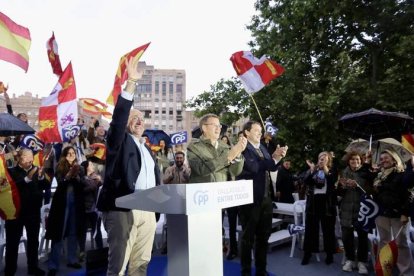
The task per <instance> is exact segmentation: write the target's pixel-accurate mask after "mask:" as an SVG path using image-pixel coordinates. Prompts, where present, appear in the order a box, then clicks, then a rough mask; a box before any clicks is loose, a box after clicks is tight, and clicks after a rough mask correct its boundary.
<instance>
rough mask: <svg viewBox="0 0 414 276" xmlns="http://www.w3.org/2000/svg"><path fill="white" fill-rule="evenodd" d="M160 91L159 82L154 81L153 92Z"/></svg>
mask: <svg viewBox="0 0 414 276" xmlns="http://www.w3.org/2000/svg"><path fill="white" fill-rule="evenodd" d="M159 92H160V82H159V81H156V82H155V93H159Z"/></svg>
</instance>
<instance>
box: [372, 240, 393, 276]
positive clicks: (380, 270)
mask: <svg viewBox="0 0 414 276" xmlns="http://www.w3.org/2000/svg"><path fill="white" fill-rule="evenodd" d="M397 259H398V247H397V242H396V241H395V239H394V240H392V241H390V242H389V243H387V244H386V245H385V246H384V247H383V248H381V250H380V252H379V255H378V258H377V261H376V262H375V275H377V276H392V268H393V267H394V266H395V264H396V263H397Z"/></svg>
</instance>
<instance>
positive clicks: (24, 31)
mask: <svg viewBox="0 0 414 276" xmlns="http://www.w3.org/2000/svg"><path fill="white" fill-rule="evenodd" d="M0 21H3V23H4V24H5V25H6V26H7V28H8V29H9V30H10V31H11V32H12V33H14V34H16V35H18V36H21V37H24V38H26V39H28V40H31V39H30V31H29V29H28V28H26V27H23V26H20V25H18V24H16V23H15V22H14V21H13V20H11V19H10V18H9V17H8V16H7V15H5V14H4V13H2V12H0Z"/></svg>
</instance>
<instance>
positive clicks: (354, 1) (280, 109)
mask: <svg viewBox="0 0 414 276" xmlns="http://www.w3.org/2000/svg"><path fill="white" fill-rule="evenodd" d="M255 8H256V10H257V15H254V16H253V17H252V21H251V23H250V24H249V25H248V26H247V28H248V29H249V30H250V31H251V33H252V37H253V40H252V41H251V42H250V43H249V45H250V46H251V48H252V52H253V53H254V55H255V56H257V57H260V56H262V55H268V56H269V57H270V58H271V59H273V60H275V61H277V62H278V63H280V64H282V65H283V66H284V67H285V69H286V71H285V73H284V74H283V75H282V76H281V77H279V78H278V79H276V80H274V81H273V82H272V83H271V84H270V85H268V86H267V87H265V88H264V89H262V90H261V91H259V92H258V93H256V94H255V95H254V97H255V99H256V102H257V105H258V108H259V110H260V111H261V113H262V115H263V117H268V116H271V117H272V118H273V121H274V124H275V125H276V126H277V127H278V128H279V133H278V142H279V143H281V144H284V143H286V144H288V145H289V156H290V157H291V158H292V160H293V161H294V164H301V165H302V164H304V160H303V159H304V158H315V157H316V156H317V153H318V152H320V151H322V150H332V151H335V152H336V153H337V155H338V156H341V154H342V153H343V149H344V148H345V146H346V144H347V143H349V140H350V137H348V136H347V135H346V134H345V133H344V132H343V131H341V130H340V129H339V127H338V119H339V118H340V117H341V116H343V115H345V114H347V113H353V112H360V111H362V110H365V109H368V108H371V107H374V108H377V109H381V110H387V111H399V112H404V113H408V114H409V115H414V100H413V97H412V92H413V91H414V81H413V77H412V76H413V75H414V67H413V62H412V61H413V60H414V59H413V57H414V40H413V38H414V5H413V1H412V0H375V1H374V0H278V1H276V0H273V1H270V0H258V1H257V2H256V4H255ZM224 82H225V81H224ZM223 92H224V91H223ZM207 98H208V96H207ZM209 108H212V106H209ZM241 110H242V111H243V112H242V113H243V114H248V115H249V116H250V117H251V118H253V119H256V120H258V119H259V118H258V116H257V113H256V112H255V110H254V107H253V106H252V105H251V102H249V101H247V102H246V106H243V107H242V109H241ZM236 113H239V112H237V111H236Z"/></svg>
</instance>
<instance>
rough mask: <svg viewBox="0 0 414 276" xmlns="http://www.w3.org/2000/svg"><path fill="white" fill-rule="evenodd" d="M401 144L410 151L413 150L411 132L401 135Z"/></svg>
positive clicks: (413, 141) (413, 143) (413, 144)
mask: <svg viewBox="0 0 414 276" xmlns="http://www.w3.org/2000/svg"><path fill="white" fill-rule="evenodd" d="M401 144H402V145H403V147H404V148H406V149H407V150H409V151H410V152H414V137H413V135H412V134H404V135H403V136H402V137H401Z"/></svg>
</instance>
